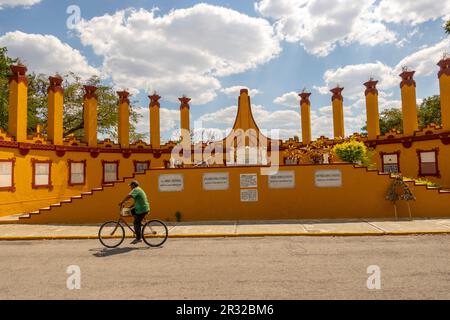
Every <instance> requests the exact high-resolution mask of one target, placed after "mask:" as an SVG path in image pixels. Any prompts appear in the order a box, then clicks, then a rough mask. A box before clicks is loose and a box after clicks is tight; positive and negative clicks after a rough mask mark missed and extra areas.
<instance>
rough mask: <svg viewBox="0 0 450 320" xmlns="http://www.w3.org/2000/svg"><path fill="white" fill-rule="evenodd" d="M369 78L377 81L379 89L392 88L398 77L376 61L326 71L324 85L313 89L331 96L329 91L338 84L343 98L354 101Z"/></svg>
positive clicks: (386, 66) (390, 69)
mask: <svg viewBox="0 0 450 320" xmlns="http://www.w3.org/2000/svg"><path fill="white" fill-rule="evenodd" d="M370 77H373V78H374V79H375V80H378V81H379V83H378V88H379V89H388V88H392V87H393V86H395V85H397V84H398V82H399V80H398V76H397V75H396V74H395V73H394V71H393V69H392V68H391V67H390V66H388V65H385V64H384V63H382V62H380V61H377V62H375V63H366V64H354V65H347V66H344V67H341V68H337V69H330V70H327V71H325V73H324V75H323V80H324V83H325V85H324V86H321V87H317V86H316V87H314V88H315V89H316V90H317V91H318V92H319V93H321V94H331V93H330V89H331V88H334V87H336V86H337V85H338V84H339V86H341V87H344V92H343V94H344V96H345V97H347V98H350V99H354V98H357V97H359V96H360V95H361V93H362V92H364V86H363V83H364V82H366V81H367V80H369V78H370Z"/></svg>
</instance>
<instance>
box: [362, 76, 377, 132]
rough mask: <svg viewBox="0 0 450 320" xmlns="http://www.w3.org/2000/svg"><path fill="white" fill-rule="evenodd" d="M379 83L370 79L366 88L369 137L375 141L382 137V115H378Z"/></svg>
mask: <svg viewBox="0 0 450 320" xmlns="http://www.w3.org/2000/svg"><path fill="white" fill-rule="evenodd" d="M377 83H378V81H374V80H372V79H370V80H369V81H367V82H366V83H364V85H365V86H366V91H365V92H364V93H365V95H366V117H367V125H366V126H367V137H368V138H369V140H375V139H377V138H378V136H379V135H380V115H379V113H378V90H377Z"/></svg>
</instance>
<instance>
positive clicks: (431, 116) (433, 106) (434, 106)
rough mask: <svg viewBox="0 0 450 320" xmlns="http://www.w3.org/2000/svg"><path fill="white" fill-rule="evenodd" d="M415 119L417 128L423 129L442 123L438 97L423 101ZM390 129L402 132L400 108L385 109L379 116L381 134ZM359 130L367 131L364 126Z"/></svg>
mask: <svg viewBox="0 0 450 320" xmlns="http://www.w3.org/2000/svg"><path fill="white" fill-rule="evenodd" d="M417 117H418V121H419V128H424V127H426V126H427V125H429V124H432V123H434V124H436V125H440V124H441V123H442V120H441V104H440V96H439V95H434V96H431V97H428V98H425V99H423V101H422V103H421V104H420V106H418V108H417ZM392 129H396V130H398V131H403V116H402V110H401V109H400V108H390V109H386V110H384V111H383V112H381V114H380V132H381V134H382V135H384V134H386V133H387V132H389V131H390V130H392ZM361 130H363V131H367V126H364V127H363V128H361Z"/></svg>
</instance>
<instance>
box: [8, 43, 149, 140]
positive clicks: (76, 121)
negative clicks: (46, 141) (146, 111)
mask: <svg viewBox="0 0 450 320" xmlns="http://www.w3.org/2000/svg"><path fill="white" fill-rule="evenodd" d="M18 62H20V60H19V59H12V58H10V57H8V56H7V49H6V48H0V127H1V128H3V129H5V130H7V128H8V76H9V74H10V69H9V66H10V65H11V64H15V63H18ZM27 77H28V119H27V122H28V125H27V127H28V130H27V131H28V134H32V133H34V132H35V130H36V126H37V124H42V125H43V128H44V130H43V131H44V133H46V129H47V88H48V77H47V76H45V75H43V74H35V73H31V74H28V75H27ZM63 78H64V79H65V80H64V82H63V88H64V112H63V127H64V136H65V137H66V136H68V135H70V134H73V135H74V136H76V137H78V138H81V137H82V136H83V133H84V130H83V129H84V123H83V95H84V90H83V85H84V84H86V83H84V82H82V80H81V77H79V76H78V75H76V74H75V73H72V72H70V73H68V74H67V75H64V76H63ZM87 84H90V85H95V86H97V87H98V89H97V91H96V93H97V96H98V110H97V113H98V118H97V119H98V132H99V133H100V134H104V135H109V136H111V138H112V139H116V138H117V125H118V112H117V100H118V98H117V95H116V92H115V91H114V90H113V88H112V87H111V86H108V85H104V84H102V83H101V80H100V79H99V78H98V77H92V78H90V79H89V80H88V81H87ZM133 103H135V101H132V104H133ZM140 117H141V116H140V115H139V113H137V112H136V110H134V108H130V138H131V140H133V141H136V140H139V139H144V138H145V136H146V135H145V134H140V133H137V132H136V124H137V122H138V121H139V119H140Z"/></svg>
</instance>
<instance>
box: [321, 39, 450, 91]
mask: <svg viewBox="0 0 450 320" xmlns="http://www.w3.org/2000/svg"><path fill="white" fill-rule="evenodd" d="M449 50H450V39H444V40H442V41H441V42H438V43H437V44H435V45H432V46H429V47H426V48H423V49H420V50H419V51H417V52H415V53H413V54H411V55H409V56H407V57H405V58H404V59H402V60H401V61H400V62H399V63H398V64H397V65H396V66H393V67H392V66H388V65H386V64H384V63H382V62H380V61H377V62H375V63H365V64H354V65H347V66H344V67H340V68H337V69H329V70H327V71H325V73H324V75H323V80H324V85H323V86H314V87H313V88H314V89H315V90H317V91H318V92H319V93H320V94H324V95H325V94H330V92H329V91H330V89H331V88H332V87H335V86H336V85H337V84H339V85H340V86H343V87H344V88H345V89H344V91H343V95H344V97H345V98H348V99H350V100H356V99H361V98H362V97H363V94H364V90H365V87H364V85H363V84H364V82H366V81H367V80H369V78H370V77H373V78H374V79H375V80H378V81H379V82H378V85H377V88H378V89H379V91H380V98H381V97H382V95H383V94H384V95H385V96H384V97H387V96H389V95H390V92H389V90H390V89H393V88H395V87H397V86H398V85H399V83H400V81H401V79H400V77H399V74H400V73H401V72H402V67H403V66H407V67H408V68H410V69H412V70H415V71H416V74H415V76H416V77H420V76H429V75H433V74H436V73H437V71H438V67H437V66H436V64H437V62H438V61H439V60H440V59H441V58H442V55H443V53H444V52H445V51H449Z"/></svg>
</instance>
